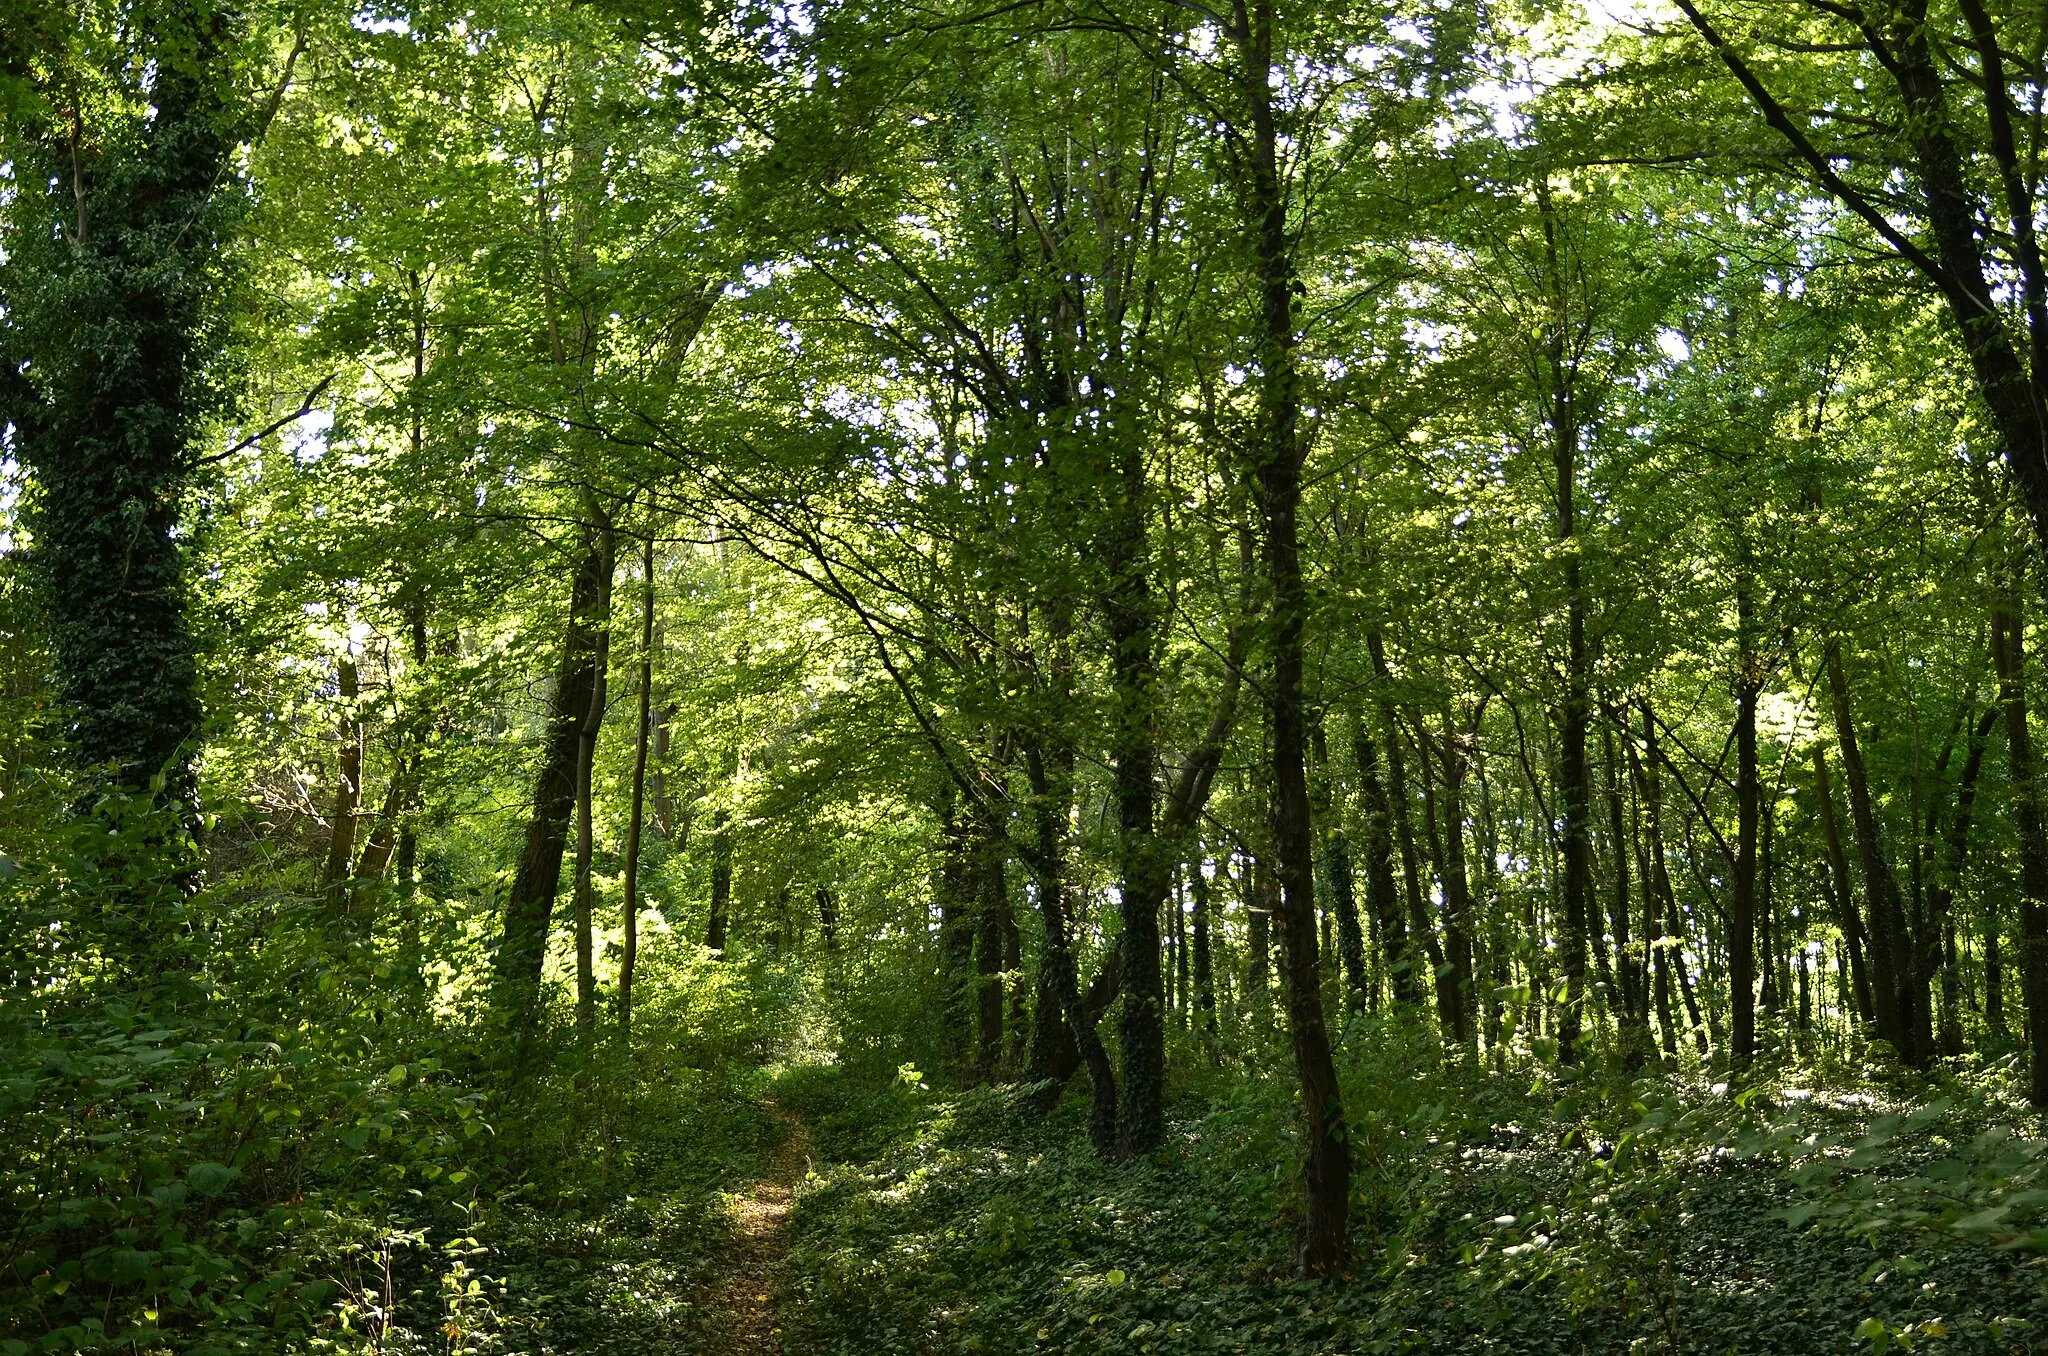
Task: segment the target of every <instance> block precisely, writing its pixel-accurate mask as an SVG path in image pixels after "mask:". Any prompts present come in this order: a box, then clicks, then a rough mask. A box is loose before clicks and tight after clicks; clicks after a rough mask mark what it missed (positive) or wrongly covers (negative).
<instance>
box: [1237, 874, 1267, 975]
mask: <svg viewBox="0 0 2048 1356" xmlns="http://www.w3.org/2000/svg"><path fill="white" fill-rule="evenodd" d="M1238 880H1239V882H1240V883H1241V884H1242V885H1243V887H1244V889H1243V891H1242V893H1243V895H1244V917H1245V922H1244V937H1245V965H1244V991H1245V996H1246V997H1247V998H1248V999H1249V1000H1250V1001H1252V1002H1253V1003H1264V1002H1265V1001H1266V995H1267V990H1268V989H1269V988H1270V987H1271V984H1272V980H1271V973H1272V965H1273V926H1272V925H1273V896H1274V894H1275V893H1276V891H1275V888H1274V884H1273V870H1272V868H1271V867H1269V866H1267V865H1266V861H1265V859H1264V858H1263V857H1254V858H1253V859H1252V860H1251V861H1249V862H1247V863H1246V864H1245V869H1244V870H1243V871H1241V872H1239V873H1238Z"/></svg>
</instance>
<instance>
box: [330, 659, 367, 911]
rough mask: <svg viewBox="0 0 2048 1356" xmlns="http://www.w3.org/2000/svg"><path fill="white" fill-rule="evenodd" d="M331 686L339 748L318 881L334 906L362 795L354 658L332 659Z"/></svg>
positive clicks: (341, 898)
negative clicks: (337, 701)
mask: <svg viewBox="0 0 2048 1356" xmlns="http://www.w3.org/2000/svg"><path fill="white" fill-rule="evenodd" d="M334 675H335V686H336V688H337V689H338V691H339V694H340V697H341V750H340V752H339V754H338V755H337V756H336V759H335V774H334V810H333V812H332V814H330V815H329V817H328V829H327V866H326V868H325V869H324V870H323V871H322V872H321V884H322V885H323V886H324V887H325V888H326V890H327V895H328V898H329V899H330V900H331V901H333V902H334V904H335V905H336V907H337V909H339V908H341V907H343V906H345V904H346V902H347V894H346V892H347V889H348V869H349V863H350V862H351V861H353V860H354V858H355V851H356V820H357V815H358V810H359V808H360V806H361V805H362V795H363V713H362V712H361V710H359V709H358V704H359V703H360V701H361V700H362V687H361V682H360V680H359V678H358V677H357V673H356V661H355V657H354V656H353V655H350V654H344V655H342V656H341V658H339V659H337V660H336V661H335V662H334Z"/></svg>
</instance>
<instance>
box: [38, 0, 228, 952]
mask: <svg viewBox="0 0 2048 1356" xmlns="http://www.w3.org/2000/svg"><path fill="white" fill-rule="evenodd" d="M157 24H158V31H156V32H155V33H154V34H153V35H152V36H153V39H154V41H153V42H152V43H151V45H150V51H151V52H152V54H153V55H152V58H151V60H150V62H149V67H150V73H149V76H148V77H147V79H148V84H147V88H146V89H133V88H131V89H117V90H116V91H115V97H114V99H113V100H111V101H110V102H111V103H112V106H113V111H111V112H106V113H104V114H102V116H106V117H108V118H112V119H120V118H124V117H127V116H128V114H127V112H126V111H125V110H124V109H123V108H122V105H121V100H122V98H123V97H127V98H132V99H133V100H134V101H135V102H136V103H138V104H139V103H140V102H143V101H145V99H146V102H147V103H148V104H149V105H150V106H151V110H152V112H151V115H150V116H148V117H147V118H138V119H137V120H136V125H134V126H132V127H127V128H123V127H104V128H97V129H92V130H94V131H95V132H97V133H98V135H95V136H92V137H91V138H89V139H87V136H86V130H85V129H83V128H82V125H81V124H82V122H83V120H84V119H86V118H88V117H89V116H92V114H90V113H88V112H87V111H86V110H83V109H80V108H79V107H78V101H79V100H81V99H83V98H86V97H88V96H86V95H84V94H83V93H82V92H81V88H82V85H83V84H84V83H85V82H89V81H90V80H92V79H94V78H96V77H94V76H91V75H87V74H83V73H79V72H71V73H69V75H68V77H64V78H61V79H60V78H59V77H57V76H48V75H47V74H45V78H46V79H47V80H48V81H49V82H50V83H51V88H49V89H47V90H46V91H44V93H45V94H46V96H47V98H46V103H45V107H46V109H47V112H46V114H45V116H47V117H49V118H50V120H51V122H50V125H49V126H47V127H43V128H35V129H33V130H32V132H31V135H30V136H29V137H27V138H24V139H23V140H22V141H20V142H17V143H16V144H17V145H18V146H20V147H21V148H22V158H21V159H19V160H18V161H17V163H16V164H15V165H14V173H13V176H12V179H11V183H12V185H13V186H14V187H13V189H12V191H13V192H16V193H19V194H20V195H21V197H22V201H21V202H19V203H18V204H16V205H15V206H14V207H12V208H11V209H10V211H11V214H12V215H14V216H16V217H17V219H18V220H20V221H21V223H22V228H21V229H18V230H16V231H13V232H11V233H9V234H8V235H7V237H6V239H5V241H4V247H0V259H4V261H5V262H4V264H0V295H4V296H5V298H6V304H5V307H4V308H0V426H7V425H11V426H12V430H13V439H12V442H13V453H14V455H15V456H16V457H18V458H19V460H20V461H21V463H22V465H23V466H24V467H26V468H27V469H28V470H29V471H30V472H31V473H32V475H33V477H34V481H35V485H36V492H35V494H34V495H33V496H32V497H31V499H30V500H29V508H30V522H31V525H32V529H33V533H34V538H33V540H34V553H33V557H32V559H33V563H34V565H35V567H36V569H37V570H38V572H39V573H40V575H41V577H42V582H43V585H44V604H45V607H46V609H47V617H48V623H49V643H50V649H51V654H52V657H53V660H54V668H55V676H56V679H57V688H58V694H59V697H60V699H61V701H62V705H63V717H64V725H63V727H62V728H63V732H64V736H65V742H66V744H67V746H68V749H69V752H70V754H71V757H72V759H73V761H74V762H75V763H76V765H77V766H78V767H80V768H81V769H83V770H85V771H87V772H88V773H89V774H91V776H92V777H93V778H95V779H96V780H98V781H100V782H101V783H102V784H105V785H111V786H120V787H127V788H131V789H136V790H141V789H144V788H147V789H150V790H151V791H153V792H154V793H155V795H156V798H157V800H158V802H159V803H160V804H165V805H178V806H187V805H189V804H190V802H191V799H192V795H193V790H194V788H193V784H192V777H191V762H192V754H193V750H194V747H195V744H196V741H197V739H198V736H199V725H200V714H201V713H200V707H199V699H198V695H197V692H196V690H195V664H194V651H193V639H192V634H191V631H190V628H189V627H188V625H187V620H186V603H187V591H186V582H185V558H186V551H187V549H188V548H189V545H190V542H189V539H188V538H186V537H184V536H182V535H181V527H182V511H183V508H184V496H185V489H186V485H187V480H188V477H189V476H190V475H191V473H192V471H193V470H194V468H195V465H196V462H197V453H196V445H197V443H198V440H199V435H200V433H201V431H202V429H203V428H204V426H205V423H206V420H207V419H208V418H209V417H210V416H211V415H213V414H215V413H216V412H218V411H219V409H220V407H221V405H222V404H223V400H222V393H221V391H220V389H219V388H218V387H217V386H216V385H214V384H213V382H212V381H211V380H210V372H211V369H212V367H213V364H214V362H215V360H216V358H217V357H218V356H219V354H220V352H221V350H222V347H223V319H224V314H223V307H222V306H221V301H222V298H223V297H224V296H225V295H226V293H227V276H226V275H227V264H226V263H225V261H224V256H223V251H222V240H223V236H224V233H225V230H226V227H227V224H228V220H229V213H230V212H231V210H232V204H233V203H234V202H235V201H236V200H237V198H238V196H239V195H238V193H237V191H236V184H237V182H238V179H239V170H238V168H237V167H236V165H235V164H234V163H233V152H234V148H235V145H236V142H237V140H238V139H239V137H240V135H241V134H242V132H243V131H244V128H243V126H242V121H241V120H242V116H243V109H242V108H241V106H240V103H239V98H238V95H237V92H236V89H235V80H234V77H233V75H232V74H231V73H230V71H229V68H228V52H229V49H230V47H231V45H232V43H233V41H234V26H233V21H232V19H231V16H230V11H229V10H228V9H227V7H225V6H223V5H220V4H217V3H208V2H207V0H199V3H194V4H191V5H187V6H183V7H179V8H177V9H175V10H169V11H165V12H164V13H162V14H160V15H159V16H158V17H157ZM0 56H4V57H5V58H6V61H7V64H8V66H9V67H13V66H14V65H15V62H16V60H17V59H18V57H19V56H20V54H18V53H0ZM51 59H52V60H62V58H57V57H53V58H51ZM23 69H24V70H38V71H44V72H46V71H47V68H44V67H41V66H39V65H36V64H34V63H30V64H29V65H25V66H24V67H23ZM9 73H10V74H11V73H12V72H11V71H10V72H9ZM31 78H32V79H33V78H36V77H35V76H34V75H32V76H31ZM129 78H133V77H132V76H131V75H130V74H129V73H123V74H122V75H121V76H120V77H119V79H120V80H122V81H125V80H127V79H129ZM59 84H62V85H63V87H62V88H59V87H57V86H58V85H59ZM67 109H68V110H69V114H68V120H69V126H68V127H67V126H65V125H63V124H64V123H65V121H66V120H67V114H66V111H65V110H67ZM22 116H23V117H24V119H25V120H26V119H27V118H28V117H30V116H32V115H30V114H23V115H22ZM30 125H31V127H33V124H30ZM144 926H146V924H145V925H144Z"/></svg>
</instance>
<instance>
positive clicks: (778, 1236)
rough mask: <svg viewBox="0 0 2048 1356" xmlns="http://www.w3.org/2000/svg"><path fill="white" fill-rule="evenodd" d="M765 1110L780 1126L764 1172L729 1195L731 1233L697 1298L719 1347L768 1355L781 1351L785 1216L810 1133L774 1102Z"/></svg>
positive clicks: (805, 1166) (742, 1355) (805, 1161)
mask: <svg viewBox="0 0 2048 1356" xmlns="http://www.w3.org/2000/svg"><path fill="white" fill-rule="evenodd" d="M766 1109H767V1111H768V1113H769V1114H770V1115H771V1116H773V1117H774V1118H775V1120H776V1121H777V1122H778V1123H779V1125H780V1127H781V1133H782V1138H781V1142H780V1143H779V1145H778V1146H777V1147H776V1150H775V1156H774V1159H773V1160H772V1162H771V1164H770V1167H769V1172H768V1175H767V1176H765V1177H763V1178H762V1179H761V1180H759V1181H757V1182H755V1183H753V1184H752V1185H751V1186H749V1187H748V1188H747V1189H746V1190H744V1191H742V1192H739V1193H736V1194H735V1195H734V1196H733V1198H732V1206H731V1215H732V1236H731V1238H730V1240H729V1241H728V1243H727V1245H726V1247H725V1249H724V1251H723V1253H722V1254H721V1255H720V1257H719V1259H718V1261H717V1264H716V1270H715V1272H714V1275H713V1278H712V1280H711V1283H710V1285H709V1287H708V1289H707V1290H706V1292H705V1295H704V1298H703V1300H702V1307H703V1309H704V1312H705V1315H706V1316H707V1318H708V1319H709V1320H710V1325H711V1327H712V1329H713V1331H715V1332H718V1333H720V1334H721V1335H722V1336H723V1337H724V1345H723V1346H722V1347H721V1348H720V1349H721V1350H723V1351H727V1352H731V1353H734V1354H735V1356H773V1354H774V1353H779V1352H781V1351H782V1323H781V1319H780V1316H779V1313H778V1310H777V1307H776V1291H777V1288H778V1287H779V1286H780V1285H781V1282H782V1267H783V1262H784V1260H785V1259H786V1258H787V1257H788V1256H789V1216H790V1212H791V1210H792V1209H793V1208H794V1206H795V1204H796V1189H797V1187H798V1186H800V1185H801V1184H802V1183H803V1180H804V1174H805V1173H806V1172H807V1171H808V1170H809V1168H810V1161H811V1157H810V1145H811V1141H810V1133H809V1131H808V1130H807V1128H806V1127H805V1125H804V1123H803V1121H801V1120H800V1119H798V1118H797V1117H796V1116H794V1115H792V1114H791V1113H790V1112H788V1111H786V1110H784V1109H783V1108H782V1107H780V1106H778V1105H776V1104H775V1103H773V1102H769V1103H767V1104H766Z"/></svg>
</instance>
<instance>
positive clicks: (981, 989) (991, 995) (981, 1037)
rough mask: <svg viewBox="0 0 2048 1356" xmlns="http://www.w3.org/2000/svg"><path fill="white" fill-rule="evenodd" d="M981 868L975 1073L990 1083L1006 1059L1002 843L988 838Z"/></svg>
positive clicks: (1006, 891)
mask: <svg viewBox="0 0 2048 1356" xmlns="http://www.w3.org/2000/svg"><path fill="white" fill-rule="evenodd" d="M979 855H980V861H979V862H977V864H976V865H977V866H978V868H979V870H978V871H977V872H976V875H977V877H978V878H979V883H980V891H979V894H980V898H979V900H978V904H979V907H978V908H977V910H976V913H977V915H978V916H977V917H976V919H975V930H974V970H975V999H976V1003H975V1026H976V1030H975V1037H976V1039H975V1051H974V1072H975V1076H976V1077H978V1078H979V1079H980V1080H981V1081H982V1082H984V1083H986V1082H988V1081H989V1080H991V1079H993V1078H994V1077H995V1075H996V1068H997V1066H998V1065H999V1064H1001V1062H1002V1058H1003V951H1004V947H1005V943H1006V938H1005V935H1004V928H1003V916H1004V915H1005V914H1007V913H1008V912H1009V911H1010V883H1009V879H1008V875H1007V873H1006V872H1005V871H1004V863H1003V857H1002V852H1001V848H1000V844H999V843H996V842H993V841H984V842H983V844H982V845H981V852H980V854H979Z"/></svg>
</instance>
